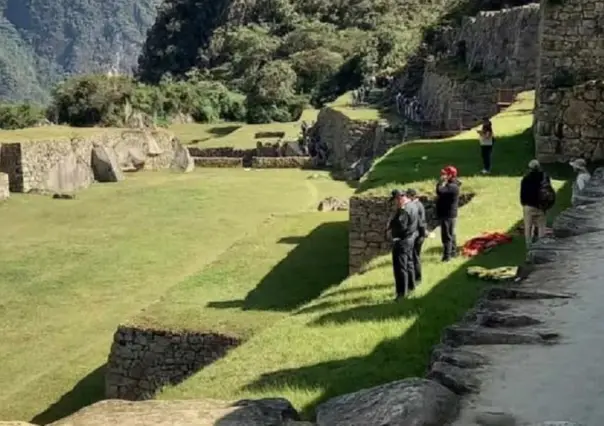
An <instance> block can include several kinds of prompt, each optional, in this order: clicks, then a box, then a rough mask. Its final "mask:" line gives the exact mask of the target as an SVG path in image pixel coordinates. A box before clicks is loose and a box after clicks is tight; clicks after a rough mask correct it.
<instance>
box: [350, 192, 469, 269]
mask: <svg viewBox="0 0 604 426" xmlns="http://www.w3.org/2000/svg"><path fill="white" fill-rule="evenodd" d="M459 198H460V199H459V206H460V207H461V206H463V205H465V204H467V203H469V202H470V201H471V200H472V198H474V194H473V193H462V194H461V195H460V197H459ZM420 200H422V203H423V204H424V208H425V209H426V220H427V221H428V229H429V231H432V230H433V229H434V228H436V226H437V225H438V222H437V220H436V211H435V204H434V200H433V199H430V198H428V197H426V196H421V197H420ZM391 215H392V204H391V203H390V202H389V201H388V197H383V196H363V195H357V196H353V197H351V198H350V214H349V218H350V219H349V221H350V224H349V231H348V250H349V253H348V269H349V273H350V274H354V273H357V272H359V271H360V270H361V269H362V267H363V266H364V265H365V264H367V263H368V262H369V261H371V260H372V259H374V258H376V257H378V256H380V255H383V254H385V253H387V252H388V250H390V248H391V241H390V240H389V239H387V238H386V233H385V232H384V230H385V229H386V225H387V223H388V220H389V219H390V216H391Z"/></svg>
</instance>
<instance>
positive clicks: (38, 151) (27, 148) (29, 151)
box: [21, 135, 102, 193]
mask: <svg viewBox="0 0 604 426" xmlns="http://www.w3.org/2000/svg"><path fill="white" fill-rule="evenodd" d="M95 142H102V136H100V135H99V136H97V137H92V138H85V139H73V140H69V139H63V140H48V141H36V142H27V143H22V144H21V167H22V174H21V175H22V180H23V187H22V191H23V192H30V191H39V192H43V193H44V192H48V191H52V189H51V188H49V187H48V185H49V183H50V181H51V179H49V177H50V174H51V170H52V169H53V168H54V167H55V166H56V165H57V164H59V163H61V161H62V160H63V159H64V158H67V157H68V156H70V155H71V154H72V153H73V154H75V157H76V160H77V162H78V163H80V164H83V165H85V166H86V167H87V169H88V170H90V173H89V175H88V178H87V179H85V180H84V181H83V182H81V184H82V185H83V186H84V187H86V186H88V185H90V184H91V183H92V181H93V180H94V178H93V176H92V170H91V169H90V162H91V152H92V146H93V143H95Z"/></svg>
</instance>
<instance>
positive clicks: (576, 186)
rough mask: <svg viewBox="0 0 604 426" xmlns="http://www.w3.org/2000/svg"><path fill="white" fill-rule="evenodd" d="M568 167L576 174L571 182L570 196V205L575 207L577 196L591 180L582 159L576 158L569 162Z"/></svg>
mask: <svg viewBox="0 0 604 426" xmlns="http://www.w3.org/2000/svg"><path fill="white" fill-rule="evenodd" d="M569 164H570V166H571V167H572V168H573V170H574V171H575V172H577V177H576V179H575V181H574V182H573V192H572V195H571V203H572V205H573V206H576V205H577V196H578V195H579V193H580V192H581V191H583V189H584V188H585V185H587V182H589V180H590V179H591V175H590V174H589V172H588V171H587V163H586V162H585V160H584V159H582V158H577V159H576V160H573V161H571V162H569Z"/></svg>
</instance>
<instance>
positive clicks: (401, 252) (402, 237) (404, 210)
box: [386, 189, 418, 301]
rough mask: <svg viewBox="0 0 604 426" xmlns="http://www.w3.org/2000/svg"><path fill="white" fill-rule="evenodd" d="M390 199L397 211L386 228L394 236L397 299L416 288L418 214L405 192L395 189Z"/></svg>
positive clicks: (393, 250)
mask: <svg viewBox="0 0 604 426" xmlns="http://www.w3.org/2000/svg"><path fill="white" fill-rule="evenodd" d="M390 200H391V202H394V203H395V209H396V211H395V213H394V215H393V216H392V218H391V219H390V222H389V223H388V226H387V228H386V230H387V231H389V232H390V235H391V237H392V271H393V273H394V283H395V289H396V298H395V301H396V300H399V299H401V298H403V297H405V295H406V294H408V293H409V292H410V291H412V290H413V289H415V270H414V267H413V244H414V243H415V238H417V226H418V214H417V210H416V208H415V205H414V204H413V203H412V202H411V199H410V198H409V197H407V194H406V193H405V192H401V191H399V190H398V189H395V190H394V191H392V196H391V198H390Z"/></svg>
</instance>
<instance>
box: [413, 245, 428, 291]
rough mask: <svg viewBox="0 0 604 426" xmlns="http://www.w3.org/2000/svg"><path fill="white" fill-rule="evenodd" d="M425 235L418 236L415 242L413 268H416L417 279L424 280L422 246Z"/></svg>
mask: <svg viewBox="0 0 604 426" xmlns="http://www.w3.org/2000/svg"><path fill="white" fill-rule="evenodd" d="M425 240H426V238H425V237H417V238H416V239H415V242H414V243H413V269H414V270H415V281H421V280H422V246H423V245H424V241H425Z"/></svg>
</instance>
